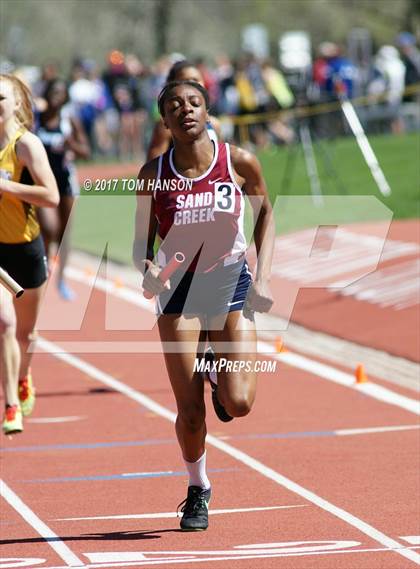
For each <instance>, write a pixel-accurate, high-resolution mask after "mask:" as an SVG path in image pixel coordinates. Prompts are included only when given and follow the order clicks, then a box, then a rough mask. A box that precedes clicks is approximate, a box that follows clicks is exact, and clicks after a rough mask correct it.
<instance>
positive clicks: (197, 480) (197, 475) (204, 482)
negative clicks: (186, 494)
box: [184, 451, 210, 490]
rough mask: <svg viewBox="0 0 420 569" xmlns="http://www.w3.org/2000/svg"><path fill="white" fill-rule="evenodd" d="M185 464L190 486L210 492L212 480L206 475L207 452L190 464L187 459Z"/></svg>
mask: <svg viewBox="0 0 420 569" xmlns="http://www.w3.org/2000/svg"><path fill="white" fill-rule="evenodd" d="M184 462H185V466H186V467H187V470H188V474H189V476H190V480H189V482H188V486H198V487H200V488H202V489H203V490H208V489H209V488H210V480H209V479H208V478H207V474H206V451H204V454H203V456H202V457H200V458H199V459H198V460H196V461H195V462H188V461H186V460H185V459H184Z"/></svg>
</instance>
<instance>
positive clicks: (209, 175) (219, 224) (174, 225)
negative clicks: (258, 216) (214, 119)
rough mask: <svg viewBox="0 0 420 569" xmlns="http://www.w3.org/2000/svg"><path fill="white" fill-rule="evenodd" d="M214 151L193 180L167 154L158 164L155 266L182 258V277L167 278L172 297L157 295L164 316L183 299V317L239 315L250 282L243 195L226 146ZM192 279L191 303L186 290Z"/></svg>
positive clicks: (179, 307) (176, 309) (178, 309)
mask: <svg viewBox="0 0 420 569" xmlns="http://www.w3.org/2000/svg"><path fill="white" fill-rule="evenodd" d="M214 148H215V152H214V157H213V160H212V163H211V164H210V166H209V168H208V170H207V171H206V172H204V174H202V175H201V176H199V177H197V178H185V177H184V176H182V175H181V174H179V173H178V172H177V171H176V168H175V165H174V160H173V152H174V149H173V148H171V149H170V150H168V152H166V153H165V154H163V155H162V156H160V158H159V166H158V173H157V180H156V185H155V191H154V200H155V215H156V218H157V221H158V224H159V225H158V234H159V237H160V239H161V241H162V243H161V246H160V248H159V251H158V255H157V260H158V263H159V264H160V265H161V266H164V265H166V263H167V262H168V261H169V259H171V257H172V256H173V255H174V254H175V253H176V252H177V251H181V252H182V253H184V255H185V256H186V262H185V263H184V267H183V271H182V274H181V275H179V278H178V279H177V278H176V276H175V275H174V278H173V279H172V278H171V283H173V284H174V285H175V287H176V290H175V292H174V289H172V290H171V292H170V293H169V294H168V293H162V294H161V295H160V298H159V301H158V304H159V305H160V306H159V310H160V311H161V312H164V313H168V312H171V313H181V312H182V311H183V306H184V304H183V303H184V302H185V300H186V299H187V296H188V301H189V302H187V305H188V304H190V309H189V310H188V312H206V313H208V314H216V313H220V312H229V311H231V310H238V309H241V308H242V307H243V304H244V301H245V298H246V292H247V290H248V288H249V285H250V282H251V278H250V272H249V270H248V266H247V264H246V261H245V252H246V248H247V244H246V239H245V235H244V209H245V201H244V194H243V192H242V190H241V188H240V187H239V186H238V184H237V182H236V180H235V177H234V173H233V169H232V165H231V160H230V148H229V144H226V143H214ZM186 270H188V271H187V273H185V271H186ZM194 275H195V277H194V286H193V287H192V288H193V289H194V288H195V289H197V291H198V292H197V291H196V292H197V295H196V298H195V297H194V294H193V291H190V290H189V289H190V285H191V282H192V281H193V276H194ZM197 283H199V284H197ZM178 285H179V286H178ZM238 287H239V288H240V289H241V291H242V293H241V296H240V299H238V298H237V294H236V291H237V289H238ZM171 296H172V297H173V298H170V297H171ZM212 297H214V298H213V301H211V298H212ZM194 298H195V300H191V299H194ZM169 299H170V300H169ZM203 299H204V301H205V303H204V304H203ZM198 300H200V302H197V301H198ZM162 301H163V302H166V304H167V306H166V309H162V307H161V305H162V304H163V302H162ZM216 304H217V306H216ZM184 312H185V309H184Z"/></svg>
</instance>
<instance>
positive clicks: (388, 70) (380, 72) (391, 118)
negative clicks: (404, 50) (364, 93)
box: [368, 45, 406, 133]
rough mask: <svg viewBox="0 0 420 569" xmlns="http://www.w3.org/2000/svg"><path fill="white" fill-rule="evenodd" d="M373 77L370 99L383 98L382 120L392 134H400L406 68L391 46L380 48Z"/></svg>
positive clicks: (369, 87) (369, 88)
mask: <svg viewBox="0 0 420 569" xmlns="http://www.w3.org/2000/svg"><path fill="white" fill-rule="evenodd" d="M373 72H374V77H373V80H372V81H371V82H370V83H369V85H368V94H369V95H370V96H371V97H372V98H376V97H378V95H379V96H382V97H384V99H383V100H382V102H380V103H379V105H380V106H382V107H384V111H385V112H384V113H382V115H383V116H384V118H385V119H386V120H387V121H388V122H390V124H391V130H392V132H394V133H399V132H402V130H403V123H402V120H401V102H402V98H403V93H404V79H405V73H406V68H405V66H404V64H403V62H402V61H401V59H400V55H399V53H398V50H397V49H396V48H395V47H394V46H392V45H384V46H382V47H381V48H380V49H379V51H378V53H377V54H376V56H375V59H374V70H373Z"/></svg>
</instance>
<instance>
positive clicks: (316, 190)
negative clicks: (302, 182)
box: [281, 117, 348, 207]
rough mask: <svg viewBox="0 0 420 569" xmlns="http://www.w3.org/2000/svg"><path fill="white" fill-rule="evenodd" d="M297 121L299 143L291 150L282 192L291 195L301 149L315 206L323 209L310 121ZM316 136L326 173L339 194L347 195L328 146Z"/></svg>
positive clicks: (300, 118) (297, 118) (296, 128)
mask: <svg viewBox="0 0 420 569" xmlns="http://www.w3.org/2000/svg"><path fill="white" fill-rule="evenodd" d="M295 121H296V122H295V132H296V134H297V137H298V141H297V142H296V143H295V144H293V145H292V146H290V148H289V152H288V155H287V159H286V166H285V169H284V174H283V180H282V183H281V191H282V193H283V194H288V193H289V189H290V182H291V180H292V176H293V172H294V167H295V164H296V157H297V154H298V151H299V148H301V149H302V151H303V157H304V159H305V167H306V173H307V176H308V180H309V184H310V187H311V193H312V199H313V202H314V205H316V206H319V207H321V206H322V205H323V204H324V200H323V195H322V188H321V182H320V179H319V173H318V166H317V162H316V157H315V152H314V145H313V142H312V135H311V130H310V126H309V124H310V123H309V119H308V117H296V119H295ZM313 132H314V131H313ZM315 136H316V138H317V148H318V149H319V150H320V151H321V157H322V160H323V162H324V168H325V171H326V172H327V174H328V176H329V177H330V178H331V179H332V180H333V181H334V183H335V185H336V188H337V190H338V192H339V193H340V194H342V195H347V193H348V192H347V188H346V187H345V185H344V184H343V182H342V180H341V178H340V176H339V175H338V172H337V169H336V168H335V166H334V163H333V160H332V158H331V155H330V152H329V151H328V149H327V148H326V145H325V144H324V143H323V142H322V141H321V139H320V138H319V137H318V136H317V135H315Z"/></svg>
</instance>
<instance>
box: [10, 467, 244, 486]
mask: <svg viewBox="0 0 420 569" xmlns="http://www.w3.org/2000/svg"><path fill="white" fill-rule="evenodd" d="M238 470H239V468H211V469H209V470H208V472H213V473H214V472H237V471H238ZM167 476H188V472H187V471H186V470H182V471H178V472H177V471H163V472H132V473H131V472H128V473H127V474H105V475H97V476H72V477H70V476H68V477H67V476H64V477H62V478H40V479H34V480H19V482H23V483H25V484H33V483H36V484H44V483H48V482H86V481H97V480H134V479H136V478H161V477H167Z"/></svg>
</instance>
